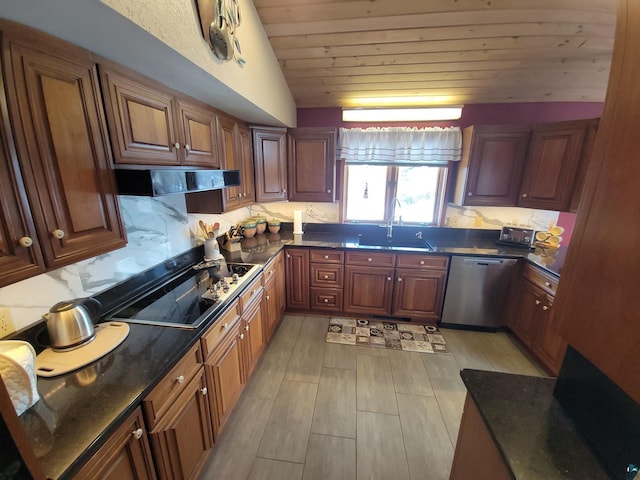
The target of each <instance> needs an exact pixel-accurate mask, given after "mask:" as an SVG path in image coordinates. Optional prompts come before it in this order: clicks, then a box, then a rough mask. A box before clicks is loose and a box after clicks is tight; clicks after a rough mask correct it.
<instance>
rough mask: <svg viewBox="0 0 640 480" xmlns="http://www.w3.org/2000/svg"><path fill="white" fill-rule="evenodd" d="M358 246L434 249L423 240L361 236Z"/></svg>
mask: <svg viewBox="0 0 640 480" xmlns="http://www.w3.org/2000/svg"><path fill="white" fill-rule="evenodd" d="M358 240H359V242H358V244H359V245H362V246H363V247H389V248H412V249H420V250H427V251H433V247H432V246H431V245H430V244H429V242H427V241H426V240H423V239H421V238H394V237H392V238H387V237H379V236H368V235H359V236H358Z"/></svg>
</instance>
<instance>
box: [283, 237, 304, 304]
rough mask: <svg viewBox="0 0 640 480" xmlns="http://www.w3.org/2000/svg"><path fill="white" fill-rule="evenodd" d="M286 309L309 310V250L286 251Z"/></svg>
mask: <svg viewBox="0 0 640 480" xmlns="http://www.w3.org/2000/svg"><path fill="white" fill-rule="evenodd" d="M285 268H286V277H287V288H286V290H287V307H288V308H292V309H302V310H308V309H309V250H305V249H301V248H288V249H287V250H286V261H285Z"/></svg>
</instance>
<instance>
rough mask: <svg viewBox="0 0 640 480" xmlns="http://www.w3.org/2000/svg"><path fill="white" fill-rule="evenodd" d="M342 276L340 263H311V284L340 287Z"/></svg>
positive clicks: (314, 285)
mask: <svg viewBox="0 0 640 480" xmlns="http://www.w3.org/2000/svg"><path fill="white" fill-rule="evenodd" d="M342 278H343V267H342V265H319V264H316V263H312V264H311V286H312V287H331V288H341V287H342Z"/></svg>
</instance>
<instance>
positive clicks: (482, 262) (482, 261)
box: [463, 258, 517, 267]
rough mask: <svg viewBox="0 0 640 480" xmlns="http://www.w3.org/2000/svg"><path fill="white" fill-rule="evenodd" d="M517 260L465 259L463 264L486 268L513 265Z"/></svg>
mask: <svg viewBox="0 0 640 480" xmlns="http://www.w3.org/2000/svg"><path fill="white" fill-rule="evenodd" d="M516 261H517V260H514V259H512V258H465V259H464V260H463V264H465V265H477V266H480V267H488V266H490V265H504V266H508V265H513V264H514V263H516Z"/></svg>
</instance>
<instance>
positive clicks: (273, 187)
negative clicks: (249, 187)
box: [251, 127, 287, 202]
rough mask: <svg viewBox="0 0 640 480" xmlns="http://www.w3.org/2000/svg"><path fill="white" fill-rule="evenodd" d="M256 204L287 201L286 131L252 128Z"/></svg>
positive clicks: (283, 129) (281, 129)
mask: <svg viewBox="0 0 640 480" xmlns="http://www.w3.org/2000/svg"><path fill="white" fill-rule="evenodd" d="M251 133H252V136H253V163H254V167H255V187H256V188H255V189H256V202H277V201H284V200H287V130H286V128H267V127H252V128H251Z"/></svg>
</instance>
